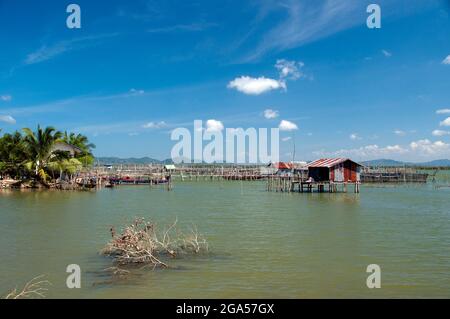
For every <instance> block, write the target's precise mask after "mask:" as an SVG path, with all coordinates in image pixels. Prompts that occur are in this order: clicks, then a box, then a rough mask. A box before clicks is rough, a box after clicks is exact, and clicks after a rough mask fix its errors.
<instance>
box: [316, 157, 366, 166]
mask: <svg viewBox="0 0 450 319" xmlns="http://www.w3.org/2000/svg"><path fill="white" fill-rule="evenodd" d="M346 161H352V160H351V159H349V158H321V159H318V160H316V161H314V162H311V163H309V164H308V167H327V168H330V167H333V166H336V165H338V164H341V163H344V162H346ZM352 162H353V163H355V164H357V165H360V164H358V163H356V162H354V161H352Z"/></svg>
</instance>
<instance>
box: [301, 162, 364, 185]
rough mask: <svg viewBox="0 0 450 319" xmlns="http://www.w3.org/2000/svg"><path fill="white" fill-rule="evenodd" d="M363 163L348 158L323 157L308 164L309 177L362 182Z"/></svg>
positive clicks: (319, 180) (321, 179) (319, 179)
mask: <svg viewBox="0 0 450 319" xmlns="http://www.w3.org/2000/svg"><path fill="white" fill-rule="evenodd" d="M361 167H362V165H361V164H358V163H356V162H354V161H352V160H351V159H348V158H322V159H319V160H316V161H314V162H311V163H309V164H308V177H310V178H312V179H314V181H316V182H329V181H331V182H352V183H355V182H360V181H361Z"/></svg>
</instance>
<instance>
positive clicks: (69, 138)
mask: <svg viewBox="0 0 450 319" xmlns="http://www.w3.org/2000/svg"><path fill="white" fill-rule="evenodd" d="M62 140H63V141H64V142H65V143H67V144H70V145H73V146H76V147H78V148H79V149H81V151H82V152H81V154H77V155H76V158H77V159H79V160H80V161H81V162H82V163H84V164H85V165H88V164H92V163H93V162H94V156H93V154H92V149H94V148H95V144H93V143H90V142H89V139H88V138H87V136H85V135H83V134H75V133H70V134H68V133H67V131H66V132H64V137H63V138H62Z"/></svg>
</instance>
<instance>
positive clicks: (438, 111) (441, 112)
mask: <svg viewBox="0 0 450 319" xmlns="http://www.w3.org/2000/svg"><path fill="white" fill-rule="evenodd" d="M436 114H450V109H440V110H437V111H436Z"/></svg>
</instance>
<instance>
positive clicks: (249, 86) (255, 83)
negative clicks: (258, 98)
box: [228, 76, 286, 95]
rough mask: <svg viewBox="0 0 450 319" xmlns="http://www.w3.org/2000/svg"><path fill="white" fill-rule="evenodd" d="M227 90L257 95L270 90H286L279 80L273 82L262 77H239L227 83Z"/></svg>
mask: <svg viewBox="0 0 450 319" xmlns="http://www.w3.org/2000/svg"><path fill="white" fill-rule="evenodd" d="M228 88H229V89H236V90H238V91H239V92H242V93H244V94H249V95H259V94H262V93H264V92H269V91H271V90H279V89H284V90H286V83H285V82H284V81H281V80H274V79H270V78H265V77H263V76H262V77H259V78H252V77H249V76H241V77H239V78H236V79H234V80H233V81H231V82H230V83H228Z"/></svg>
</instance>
